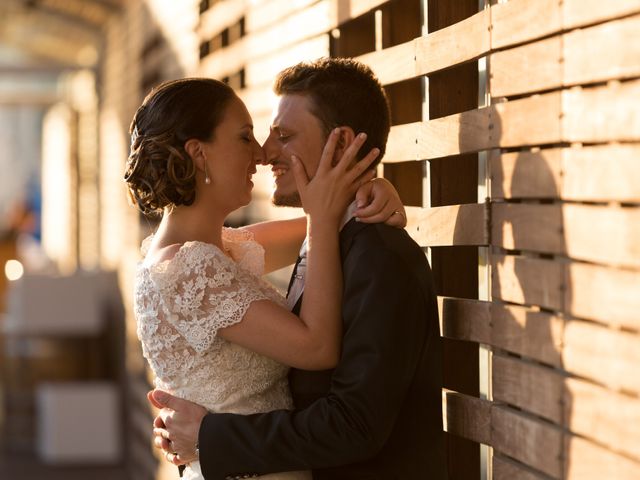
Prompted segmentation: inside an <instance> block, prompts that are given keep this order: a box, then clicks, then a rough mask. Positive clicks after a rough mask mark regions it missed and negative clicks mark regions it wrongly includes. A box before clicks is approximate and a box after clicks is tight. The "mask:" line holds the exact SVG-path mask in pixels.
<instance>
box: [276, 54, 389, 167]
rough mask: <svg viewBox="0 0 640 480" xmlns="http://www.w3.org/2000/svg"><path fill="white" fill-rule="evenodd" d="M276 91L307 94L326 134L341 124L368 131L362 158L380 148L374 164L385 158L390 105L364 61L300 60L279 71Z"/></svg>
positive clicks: (355, 131)
mask: <svg viewBox="0 0 640 480" xmlns="http://www.w3.org/2000/svg"><path fill="white" fill-rule="evenodd" d="M273 91H274V92H275V93H276V94H277V95H289V94H297V95H307V96H308V97H309V98H310V99H311V101H312V105H313V106H312V112H311V113H313V114H314V115H315V116H316V117H317V118H318V119H319V120H320V122H321V124H322V126H323V128H324V131H325V132H324V133H325V135H328V134H329V132H330V131H331V130H332V129H333V128H335V127H340V126H348V127H351V128H352V129H353V131H354V133H356V134H358V133H360V132H365V133H366V134H367V141H366V142H365V144H364V145H363V147H362V148H361V149H360V151H359V155H360V157H363V156H364V155H366V154H367V153H368V152H369V151H370V150H371V149H372V148H374V147H377V148H379V149H380V155H378V158H376V161H375V162H374V164H373V165H375V164H377V163H378V162H379V161H380V160H381V159H382V157H383V155H384V152H385V150H386V145H387V137H388V136H389V129H390V114H389V104H388V101H387V96H386V95H385V92H384V89H383V88H382V85H381V84H380V82H379V81H378V79H377V78H376V76H375V75H374V73H373V72H372V71H371V69H370V68H369V67H368V66H366V65H365V64H363V63H361V62H358V61H356V60H353V59H350V58H320V59H318V60H315V61H313V62H301V63H298V64H297V65H294V66H292V67H289V68H286V69H284V70H282V71H281V72H280V73H279V74H278V76H277V77H276V79H275V82H274V86H273ZM373 165H372V166H373Z"/></svg>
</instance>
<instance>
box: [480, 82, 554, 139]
mask: <svg viewBox="0 0 640 480" xmlns="http://www.w3.org/2000/svg"><path fill="white" fill-rule="evenodd" d="M561 104H562V97H561V93H560V92H553V93H548V94H545V95H539V96H535V97H529V98H524V99H521V100H516V101H511V102H504V103H498V104H496V105H495V106H494V108H495V114H494V115H493V117H492V127H493V131H492V133H491V135H492V136H493V137H494V138H496V139H497V142H498V144H499V146H501V147H518V146H523V145H539V144H544V143H555V142H558V141H560V140H561V138H562V131H561V123H560V120H561V116H562V113H561Z"/></svg>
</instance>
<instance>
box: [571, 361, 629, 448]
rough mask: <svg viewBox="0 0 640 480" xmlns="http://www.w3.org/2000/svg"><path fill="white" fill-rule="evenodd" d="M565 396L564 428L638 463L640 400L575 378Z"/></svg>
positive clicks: (572, 379)
mask: <svg viewBox="0 0 640 480" xmlns="http://www.w3.org/2000/svg"><path fill="white" fill-rule="evenodd" d="M635 376H636V377H637V376H638V375H637V364H636V375H635ZM564 392H565V393H564V396H565V398H564V401H563V405H564V417H565V418H566V426H567V428H569V429H570V430H571V431H572V432H574V433H577V434H580V435H582V436H585V437H588V438H591V439H593V440H595V441H596V442H597V443H599V444H601V445H604V446H606V447H607V448H609V449H610V450H612V451H617V452H619V453H622V454H624V455H628V456H630V457H632V458H634V459H636V460H640V429H639V428H638V425H640V399H638V398H637V397H636V398H634V397H630V396H627V395H621V394H619V393H615V392H611V391H609V390H607V389H605V388H602V387H601V386H598V385H595V384H592V383H589V382H585V381H584V380H580V379H577V378H567V379H566V382H565V385H564Z"/></svg>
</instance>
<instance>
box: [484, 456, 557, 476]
mask: <svg viewBox="0 0 640 480" xmlns="http://www.w3.org/2000/svg"><path fill="white" fill-rule="evenodd" d="M492 457H493V480H514V479H517V480H548V479H549V477H547V476H546V475H542V474H541V473H538V472H536V471H535V470H533V469H530V468H528V467H527V466H526V465H522V464H520V463H517V462H514V461H513V460H511V459H510V458H506V457H503V456H501V455H499V454H497V453H495V452H494V454H493V456H492Z"/></svg>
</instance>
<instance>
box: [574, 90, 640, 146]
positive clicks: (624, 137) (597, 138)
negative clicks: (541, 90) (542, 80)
mask: <svg viewBox="0 0 640 480" xmlns="http://www.w3.org/2000/svg"><path fill="white" fill-rule="evenodd" d="M632 98H640V81H629V82H623V83H617V84H616V83H614V84H610V85H607V86H605V87H597V88H585V89H580V88H574V89H571V90H568V91H565V92H563V95H562V112H563V121H562V131H563V137H564V138H565V140H566V141H569V142H572V143H573V142H607V141H633V140H639V139H640V102H632V101H629V99H632Z"/></svg>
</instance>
